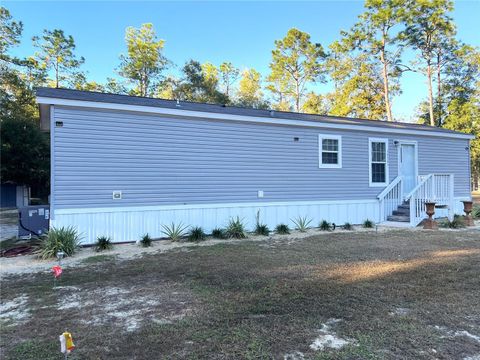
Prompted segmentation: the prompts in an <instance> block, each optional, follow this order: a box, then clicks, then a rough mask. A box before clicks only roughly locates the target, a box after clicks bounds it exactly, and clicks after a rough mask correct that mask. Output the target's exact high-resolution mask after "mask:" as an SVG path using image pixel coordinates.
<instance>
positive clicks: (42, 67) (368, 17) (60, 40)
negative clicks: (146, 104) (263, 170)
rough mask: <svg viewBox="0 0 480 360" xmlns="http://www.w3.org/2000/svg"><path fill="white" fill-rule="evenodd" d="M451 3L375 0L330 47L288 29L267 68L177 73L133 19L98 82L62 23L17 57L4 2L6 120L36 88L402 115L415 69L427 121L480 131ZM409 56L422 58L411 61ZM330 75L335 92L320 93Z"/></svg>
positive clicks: (0, 33) (206, 67) (32, 110)
mask: <svg viewBox="0 0 480 360" xmlns="http://www.w3.org/2000/svg"><path fill="white" fill-rule="evenodd" d="M452 11H453V2H452V1H451V0H422V1H420V0H408V1H404V0H366V1H365V4H364V11H363V12H362V13H361V14H360V15H359V16H358V21H357V22H356V23H355V24H354V25H353V26H352V27H351V28H350V29H348V30H345V31H341V32H340V34H339V38H338V40H336V41H334V42H333V43H331V44H329V45H328V46H326V45H322V44H320V43H317V42H315V41H314V40H312V39H311V36H310V35H309V34H308V33H306V32H303V31H301V30H299V29H296V28H292V29H290V30H288V32H287V34H286V35H285V37H284V38H283V39H280V40H276V41H275V42H274V46H273V50H272V52H271V61H270V64H269V69H270V71H269V73H268V74H267V75H262V74H260V73H259V72H258V71H256V70H255V69H253V68H245V69H240V68H238V67H237V66H235V65H234V64H233V63H232V62H230V61H225V62H223V63H221V64H212V63H210V62H206V63H200V62H198V61H196V60H194V59H192V60H189V61H187V62H186V63H185V64H183V66H181V68H180V71H179V75H176V76H175V75H173V74H172V72H171V71H172V69H174V68H175V64H173V63H172V61H171V60H169V59H168V58H167V57H166V56H165V46H166V41H165V40H163V39H159V37H158V36H157V34H156V32H155V29H154V27H153V25H152V24H143V25H141V27H139V28H134V27H128V28H127V29H126V33H125V46H126V48H125V52H124V53H123V54H122V55H121V56H120V58H119V59H118V62H117V66H116V68H114V69H112V74H113V73H114V72H115V73H116V74H117V76H116V77H113V76H112V77H109V78H107V80H106V82H105V83H98V82H94V81H90V80H88V74H87V73H86V72H85V71H83V70H82V67H83V64H84V63H85V59H84V58H83V57H81V56H79V55H78V54H77V53H76V45H75V41H74V38H73V36H71V35H67V34H65V33H64V32H63V31H62V30H60V29H53V30H48V29H46V30H44V31H43V33H42V34H41V35H39V36H35V37H33V39H32V41H33V45H34V47H35V49H36V51H35V53H34V54H32V55H31V56H29V57H26V58H22V59H19V58H16V57H14V56H11V55H9V54H10V52H9V50H10V49H11V48H12V47H14V46H17V45H18V44H19V43H20V41H21V36H22V30H23V24H22V23H21V22H20V21H16V20H15V19H14V18H13V17H12V15H11V14H10V12H9V11H8V10H7V9H6V8H4V7H1V8H0V18H1V19H0V20H1V25H0V71H1V73H0V76H1V78H2V84H1V88H0V99H1V101H2V110H1V116H2V122H3V121H4V119H17V120H18V119H23V120H25V119H35V118H36V117H37V114H36V111H37V110H36V106H35V102H34V95H33V89H34V88H35V87H37V86H52V87H64V88H73V89H79V90H91V91H101V92H109V93H117V94H131V95H138V96H149V97H158V98H165V99H180V100H188V101H198V102H209V103H221V104H226V105H237V106H244V107H252V108H272V109H276V110H283V111H296V112H305V113H315V114H328V115H333V116H349V117H360V118H367V119H374V120H386V121H396V120H398V119H395V118H394V116H393V113H392V102H393V101H394V99H395V97H396V96H398V95H399V94H400V93H401V92H402V89H401V82H400V79H401V77H402V76H404V75H405V74H406V73H408V72H415V73H417V74H421V75H422V76H423V78H424V79H425V83H426V86H424V87H423V89H422V87H419V88H418V95H419V99H423V100H421V101H420V102H419V105H418V111H417V115H418V122H421V123H425V124H429V125H431V126H439V127H445V128H449V129H453V130H459V131H464V132H469V133H473V134H477V135H478V134H479V133H480V131H479V130H480V90H479V85H480V75H479V74H480V51H479V49H478V48H475V47H473V46H470V45H468V44H465V43H463V42H462V41H461V40H459V39H458V38H457V34H456V26H455V23H454V21H453V19H452V17H451V16H450V14H451V12H452ZM409 54H414V59H412V60H407V57H408V56H406V55H409ZM326 82H330V83H331V84H332V85H333V86H332V90H331V91H329V92H327V93H318V92H316V91H315V89H316V85H318V84H322V83H326ZM2 140H3V139H2ZM2 143H3V141H2ZM2 150H3V145H2ZM471 155H472V173H473V174H478V173H479V172H480V143H479V140H474V141H473V142H472V146H471ZM2 160H3V152H2ZM2 163H3V162H2ZM2 171H3V164H2ZM475 181H476V182H477V183H478V179H477V180H475Z"/></svg>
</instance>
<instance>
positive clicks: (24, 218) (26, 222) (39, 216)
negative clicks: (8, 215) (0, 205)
mask: <svg viewBox="0 0 480 360" xmlns="http://www.w3.org/2000/svg"><path fill="white" fill-rule="evenodd" d="M18 213H19V216H18V237H31V236H32V235H35V236H41V235H43V234H45V232H46V231H47V230H48V223H49V220H50V207H49V206H48V205H32V206H25V207H22V208H20V209H19V212H18Z"/></svg>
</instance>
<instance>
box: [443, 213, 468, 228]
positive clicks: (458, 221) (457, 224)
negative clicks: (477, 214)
mask: <svg viewBox="0 0 480 360" xmlns="http://www.w3.org/2000/svg"><path fill="white" fill-rule="evenodd" d="M445 227H448V228H450V229H460V228H463V227H465V222H464V221H463V218H462V217H460V216H458V215H455V216H454V217H453V220H452V221H450V220H448V219H447V221H446V223H445Z"/></svg>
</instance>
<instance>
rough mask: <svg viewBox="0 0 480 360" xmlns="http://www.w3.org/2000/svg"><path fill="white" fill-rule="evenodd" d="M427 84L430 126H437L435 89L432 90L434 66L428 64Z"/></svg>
mask: <svg viewBox="0 0 480 360" xmlns="http://www.w3.org/2000/svg"><path fill="white" fill-rule="evenodd" d="M427 84H428V110H429V113H430V125H431V126H435V117H434V115H433V89H432V64H431V63H430V61H429V62H428V63H427Z"/></svg>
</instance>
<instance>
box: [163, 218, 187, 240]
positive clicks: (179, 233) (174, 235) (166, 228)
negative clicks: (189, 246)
mask: <svg viewBox="0 0 480 360" xmlns="http://www.w3.org/2000/svg"><path fill="white" fill-rule="evenodd" d="M162 228H163V231H162V233H163V234H165V235H166V236H167V238H169V239H170V240H172V241H178V240H180V239H181V238H182V237H184V236H185V232H186V230H187V227H186V226H185V225H183V224H182V223H179V224H175V223H173V222H172V223H171V224H170V225H162Z"/></svg>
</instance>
